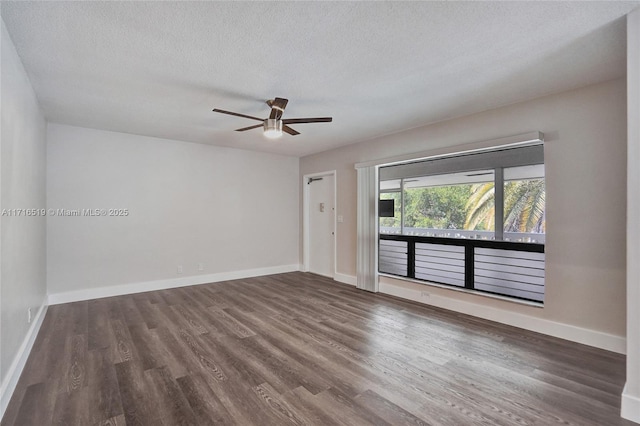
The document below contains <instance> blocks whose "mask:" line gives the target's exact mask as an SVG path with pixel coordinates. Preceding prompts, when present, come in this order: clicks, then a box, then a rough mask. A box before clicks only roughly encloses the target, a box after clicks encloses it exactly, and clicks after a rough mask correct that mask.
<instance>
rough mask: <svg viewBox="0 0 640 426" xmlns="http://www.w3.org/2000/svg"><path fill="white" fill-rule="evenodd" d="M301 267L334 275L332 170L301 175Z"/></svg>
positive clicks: (334, 228) (334, 229) (334, 193)
mask: <svg viewBox="0 0 640 426" xmlns="http://www.w3.org/2000/svg"><path fill="white" fill-rule="evenodd" d="M303 185H304V213H303V214H304V247H303V250H304V270H305V271H307V272H312V273H314V274H318V275H323V276H325V277H329V278H334V275H335V250H336V247H335V242H336V235H335V231H336V173H335V171H331V172H324V173H316V174H313V175H305V176H304V181H303Z"/></svg>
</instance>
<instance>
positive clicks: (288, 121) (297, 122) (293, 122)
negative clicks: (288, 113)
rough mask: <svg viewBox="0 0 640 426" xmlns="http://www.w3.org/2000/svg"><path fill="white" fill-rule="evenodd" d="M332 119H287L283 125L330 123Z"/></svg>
mask: <svg viewBox="0 0 640 426" xmlns="http://www.w3.org/2000/svg"><path fill="white" fill-rule="evenodd" d="M332 120H333V118H332V117H316V118H285V119H284V120H282V124H302V123H330V122H331V121H332Z"/></svg>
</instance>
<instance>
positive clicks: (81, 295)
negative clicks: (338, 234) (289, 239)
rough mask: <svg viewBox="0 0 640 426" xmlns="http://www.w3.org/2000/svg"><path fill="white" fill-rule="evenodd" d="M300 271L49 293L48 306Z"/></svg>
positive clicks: (245, 272) (245, 273) (233, 274)
mask: <svg viewBox="0 0 640 426" xmlns="http://www.w3.org/2000/svg"><path fill="white" fill-rule="evenodd" d="M298 270H300V265H298V264H295V265H282V266H271V267H267V268H257V269H246V270H243V271H232V272H221V273H218V274H208V275H193V276H189V277H183V278H173V279H168V280H156V281H146V282H139V283H131V284H120V285H114V286H109V287H98V288H91V289H84V290H76V291H67V292H63V293H50V294H49V299H48V302H49V305H59V304H61V303H69V302H79V301H82V300H91V299H100V298H103V297H111V296H122V295H125V294H133V293H142V292H145V291H154V290H166V289H169V288H176V287H188V286H191V285H199V284H208V283H215V282H220V281H229V280H237V279H242V278H251V277H260V276H263V275H272V274H282V273H285V272H294V271H298Z"/></svg>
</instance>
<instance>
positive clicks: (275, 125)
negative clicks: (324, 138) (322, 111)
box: [213, 98, 333, 139]
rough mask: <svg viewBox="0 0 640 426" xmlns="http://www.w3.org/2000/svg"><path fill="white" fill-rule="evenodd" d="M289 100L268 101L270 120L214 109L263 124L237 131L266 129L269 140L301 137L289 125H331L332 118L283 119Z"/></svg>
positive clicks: (276, 99)
mask: <svg viewBox="0 0 640 426" xmlns="http://www.w3.org/2000/svg"><path fill="white" fill-rule="evenodd" d="M288 102H289V100H288V99H284V98H275V99H270V100H268V101H267V105H269V107H270V108H271V113H270V114H269V118H264V119H263V118H258V117H252V116H250V115H245V114H239V113H237V112H231V111H225V110H223V109H217V108H216V109H214V110H213V112H219V113H222V114H229V115H235V116H237V117H244V118H249V119H251V120H257V121H261V122H262V124H256V125H255V126H249V127H243V128H242V129H236V132H244V131H246V130H251V129H257V128H258V127H263V128H264V135H265V136H266V137H268V138H269V139H275V138H279V137H280V136H282V132H285V133H288V134H290V135H291V136H295V135H299V134H300V132H298V131H296V130H294V129H292V128H291V127H289V126H288V125H289V124H302V123H330V122H331V121H332V120H333V118H332V117H316V118H284V119H283V118H282V114H283V113H284V109H285V108H286V107H287V103H288Z"/></svg>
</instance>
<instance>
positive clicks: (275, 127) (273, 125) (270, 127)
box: [264, 118, 282, 138]
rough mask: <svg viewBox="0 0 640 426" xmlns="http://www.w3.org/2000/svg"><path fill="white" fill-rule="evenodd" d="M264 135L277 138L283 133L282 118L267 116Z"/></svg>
mask: <svg viewBox="0 0 640 426" xmlns="http://www.w3.org/2000/svg"><path fill="white" fill-rule="evenodd" d="M264 135H265V136H266V137H268V138H269V137H271V138H276V137H278V136H281V135H282V120H277V119H275V118H267V119H266V120H264Z"/></svg>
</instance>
